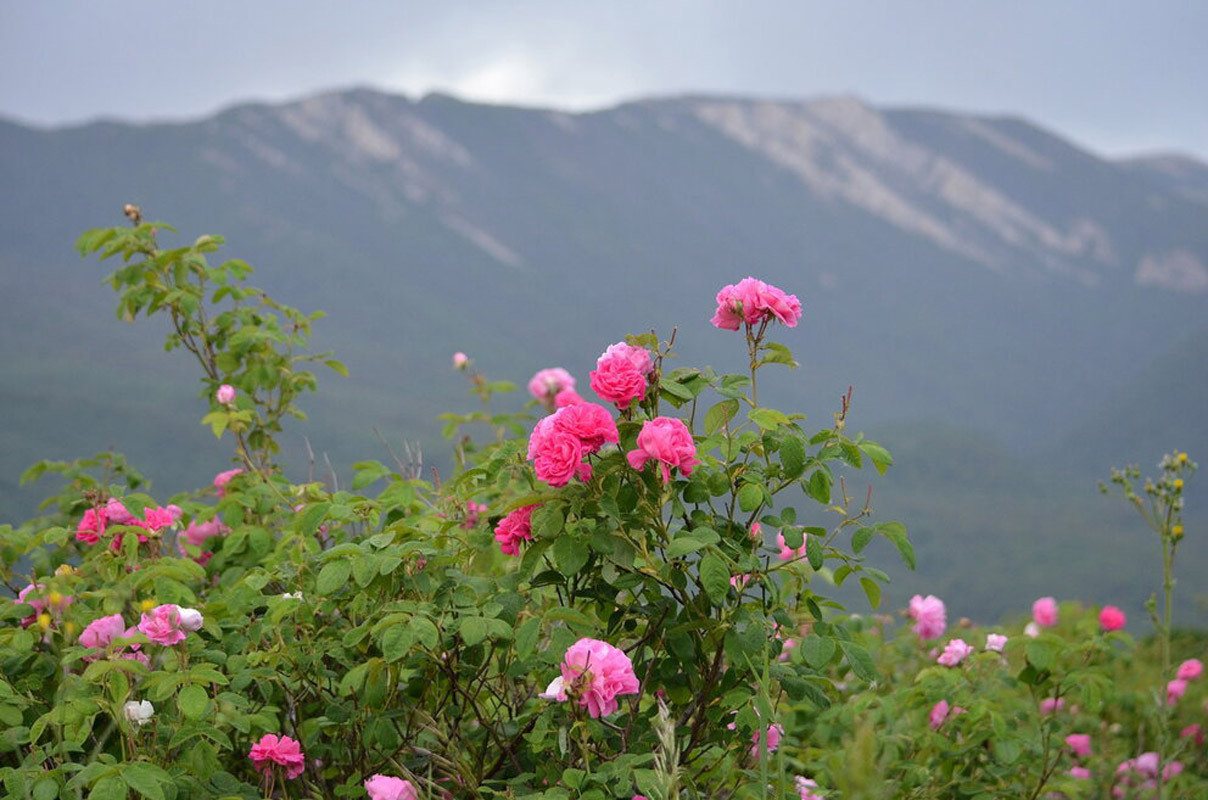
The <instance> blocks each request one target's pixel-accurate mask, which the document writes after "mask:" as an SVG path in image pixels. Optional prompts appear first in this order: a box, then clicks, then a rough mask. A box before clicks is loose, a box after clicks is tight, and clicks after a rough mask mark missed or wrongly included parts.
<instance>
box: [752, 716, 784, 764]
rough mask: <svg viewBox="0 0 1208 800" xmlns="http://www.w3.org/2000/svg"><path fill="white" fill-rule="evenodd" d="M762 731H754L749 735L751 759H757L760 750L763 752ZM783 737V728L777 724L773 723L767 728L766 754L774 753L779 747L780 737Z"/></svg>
mask: <svg viewBox="0 0 1208 800" xmlns="http://www.w3.org/2000/svg"><path fill="white" fill-rule="evenodd" d="M762 733H763V731H755V732H754V733H753V734H751V758H759V757H760V755H761V753H760V751H761V750H764V743H763V736H762V735H761V734H762ZM783 735H784V727H783V726H781V725H780V724H779V723H773V724H771V725H769V726H768V730H767V750H766V752H768V753H775V752H776V748H778V747H780V737H781V736H783Z"/></svg>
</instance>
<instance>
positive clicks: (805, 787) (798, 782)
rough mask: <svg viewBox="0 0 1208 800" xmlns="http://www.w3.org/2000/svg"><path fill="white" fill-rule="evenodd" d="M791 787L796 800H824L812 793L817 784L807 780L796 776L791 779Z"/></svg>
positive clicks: (824, 799)
mask: <svg viewBox="0 0 1208 800" xmlns="http://www.w3.org/2000/svg"><path fill="white" fill-rule="evenodd" d="M793 787H794V788H795V789H796V790H797V797H798V800H826V798H824V797H823V796H822V795H820V794H815V793H814V790H815V789H817V788H818V783H817V782H816V781H812V780H810V779H809V778H805V777H802V776H801V775H798V776H797V777H795V778H793Z"/></svg>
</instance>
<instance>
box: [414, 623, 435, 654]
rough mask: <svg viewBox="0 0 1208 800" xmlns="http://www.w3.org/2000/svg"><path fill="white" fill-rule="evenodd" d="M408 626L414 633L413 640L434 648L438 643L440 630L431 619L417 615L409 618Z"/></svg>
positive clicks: (430, 648) (431, 648)
mask: <svg viewBox="0 0 1208 800" xmlns="http://www.w3.org/2000/svg"><path fill="white" fill-rule="evenodd" d="M410 626H411V631H412V633H414V634H415V640H416V641H417V642H419V643H420V644H422V645H423V646H424V647H426V648H428V649H429V650H435V649H436V647H437V645H439V644H440V630H438V629H437V627H436V623H434V622H433V621H432V620H430V619H428V618H427V617H424V616H419V615H417V616H414V617H412V618H411V622H410Z"/></svg>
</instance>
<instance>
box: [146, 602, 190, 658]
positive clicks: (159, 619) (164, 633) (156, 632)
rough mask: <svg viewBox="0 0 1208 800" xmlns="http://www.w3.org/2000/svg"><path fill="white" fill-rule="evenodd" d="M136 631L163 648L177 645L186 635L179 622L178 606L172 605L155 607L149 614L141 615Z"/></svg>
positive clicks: (181, 623) (185, 630)
mask: <svg viewBox="0 0 1208 800" xmlns="http://www.w3.org/2000/svg"><path fill="white" fill-rule="evenodd" d="M138 629H139V630H140V631H142V632H143V633H145V634H146V635H147V638H148V639H150V640H151V641H153V642H155V643H156V644H161V645H163V646H164V647H170V646H172V645H174V644H179V643H180V642H183V641H184V640H185V638H186V636H187V635H188V634H187V629H186V628H185V626H184V624H183V622H182V621H181V614H180V606H178V605H174V604H172V603H166V604H164V605H162V606H156V607H155V608H153V609H151V611H150V613H148V614H143V616H142V619H140V620H139V623H138Z"/></svg>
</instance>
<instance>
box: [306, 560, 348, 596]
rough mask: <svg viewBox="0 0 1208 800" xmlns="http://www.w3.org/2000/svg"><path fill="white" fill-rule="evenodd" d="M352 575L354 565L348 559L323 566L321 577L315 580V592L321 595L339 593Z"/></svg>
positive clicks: (320, 571) (330, 562) (320, 572)
mask: <svg viewBox="0 0 1208 800" xmlns="http://www.w3.org/2000/svg"><path fill="white" fill-rule="evenodd" d="M350 574H352V564H351V563H350V562H349V561H348V559H346V558H341V559H337V560H336V561H329V562H327V563H326V564H324V565H323V569H321V570H319V577H318V578H317V579H316V580H315V591H316V592H318V593H319V594H320V595H329V594H332V593H334V592H337V591H339V590H340V589H341V588H343V587H344V585H345V584H347V583H348V576H349V575H350Z"/></svg>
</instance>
